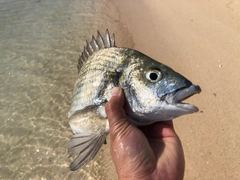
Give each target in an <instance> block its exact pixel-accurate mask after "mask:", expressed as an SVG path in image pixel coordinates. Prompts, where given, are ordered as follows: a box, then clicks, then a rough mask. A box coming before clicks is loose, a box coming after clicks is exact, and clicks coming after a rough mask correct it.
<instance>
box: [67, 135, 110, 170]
mask: <svg viewBox="0 0 240 180" xmlns="http://www.w3.org/2000/svg"><path fill="white" fill-rule="evenodd" d="M106 135H107V134H106V133H103V134H97V135H95V134H87V133H80V134H74V135H73V136H72V138H71V139H70V141H69V145H68V152H69V153H70V155H69V157H72V156H77V157H76V158H75V159H74V161H73V162H72V163H71V165H70V169H71V171H75V170H77V169H79V168H81V167H82V166H84V165H85V164H86V163H87V162H89V161H91V160H92V159H93V158H94V157H95V156H96V154H97V152H98V151H99V149H100V148H101V146H102V144H104V142H105V140H106Z"/></svg>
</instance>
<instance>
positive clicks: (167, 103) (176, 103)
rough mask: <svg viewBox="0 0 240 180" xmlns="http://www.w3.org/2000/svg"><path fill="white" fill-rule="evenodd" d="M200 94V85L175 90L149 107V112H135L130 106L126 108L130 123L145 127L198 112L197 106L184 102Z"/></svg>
mask: <svg viewBox="0 0 240 180" xmlns="http://www.w3.org/2000/svg"><path fill="white" fill-rule="evenodd" d="M200 92H201V88H200V87H199V86H198V85H193V84H192V85H190V86H188V87H184V88H181V89H178V90H175V91H174V92H172V93H169V94H167V95H166V96H164V97H162V98H161V99H159V100H158V102H157V103H156V104H155V105H154V106H152V107H151V108H150V107H148V110H149V111H145V112H141V111H138V110H136V109H135V111H134V112H133V111H132V109H130V108H129V106H126V108H127V115H128V116H129V122H130V123H131V124H133V125H136V126H144V125H148V124H152V123H155V122H159V121H166V120H172V119H174V118H177V117H179V116H182V115H186V114H192V113H195V112H198V108H197V107H196V106H194V105H192V104H187V103H183V102H182V101H183V100H185V99H187V98H189V97H190V96H193V95H194V94H197V93H200Z"/></svg>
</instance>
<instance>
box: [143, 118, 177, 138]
mask: <svg viewBox="0 0 240 180" xmlns="http://www.w3.org/2000/svg"><path fill="white" fill-rule="evenodd" d="M140 129H141V131H142V132H143V133H144V134H145V135H146V136H147V137H153V138H165V137H177V134H176V132H175V131H174V129H173V124H172V120H170V121H161V122H157V123H154V124H151V125H147V126H143V127H140Z"/></svg>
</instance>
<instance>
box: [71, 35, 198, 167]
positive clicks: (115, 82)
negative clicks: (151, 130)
mask: <svg viewBox="0 0 240 180" xmlns="http://www.w3.org/2000/svg"><path fill="white" fill-rule="evenodd" d="M77 68H78V73H79V75H78V79H77V81H76V83H75V86H74V90H73V98H72V104H71V107H70V110H69V112H68V118H69V120H70V121H69V124H70V127H71V129H72V131H73V136H72V138H71V139H70V141H69V146H68V151H69V153H70V157H73V156H74V158H75V159H74V161H73V162H72V163H71V165H70V169H71V170H72V171H74V170H77V169H79V168H81V167H83V166H84V165H85V164H86V163H87V162H89V161H90V160H92V159H93V158H94V157H95V156H96V154H97V152H98V151H99V149H100V148H101V146H102V144H103V143H104V142H105V140H106V136H107V134H108V132H109V124H108V120H107V115H106V112H105V104H106V103H107V101H108V100H109V99H110V97H111V91H112V89H113V88H114V87H115V86H119V87H121V88H122V89H123V92H124V94H125V106H124V110H125V112H126V115H127V118H128V121H129V123H131V124H132V125H135V126H144V125H148V124H152V123H155V122H159V121H165V120H171V119H173V118H176V117H179V116H181V115H185V114H190V113H194V112H197V111H198V108H197V107H196V106H194V105H191V104H187V103H182V102H181V101H182V100H184V99H186V98H188V97H190V96H192V95H194V94H196V93H200V92H201V89H200V87H199V86H197V85H194V84H192V83H191V82H190V81H189V80H188V79H186V78H185V77H183V76H182V75H181V74H179V73H177V72H175V71H174V70H172V69H171V68H170V67H168V66H166V65H164V64H162V63H160V62H158V61H155V60H154V59H152V58H150V57H148V56H146V55H145V54H143V53H141V52H139V51H136V50H134V49H129V48H118V47H115V39H114V35H113V36H112V37H110V35H109V32H108V31H106V33H105V35H104V36H103V37H102V36H101V35H100V33H99V32H98V34H97V37H96V38H95V37H94V36H92V41H91V42H87V45H86V47H84V50H83V52H82V54H81V56H80V58H79V60H78V65H77Z"/></svg>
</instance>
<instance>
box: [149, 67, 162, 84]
mask: <svg viewBox="0 0 240 180" xmlns="http://www.w3.org/2000/svg"><path fill="white" fill-rule="evenodd" d="M161 77H162V74H161V71H159V70H149V71H148V72H147V73H146V78H147V79H148V80H149V81H151V82H157V81H159V80H160V79H161Z"/></svg>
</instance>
